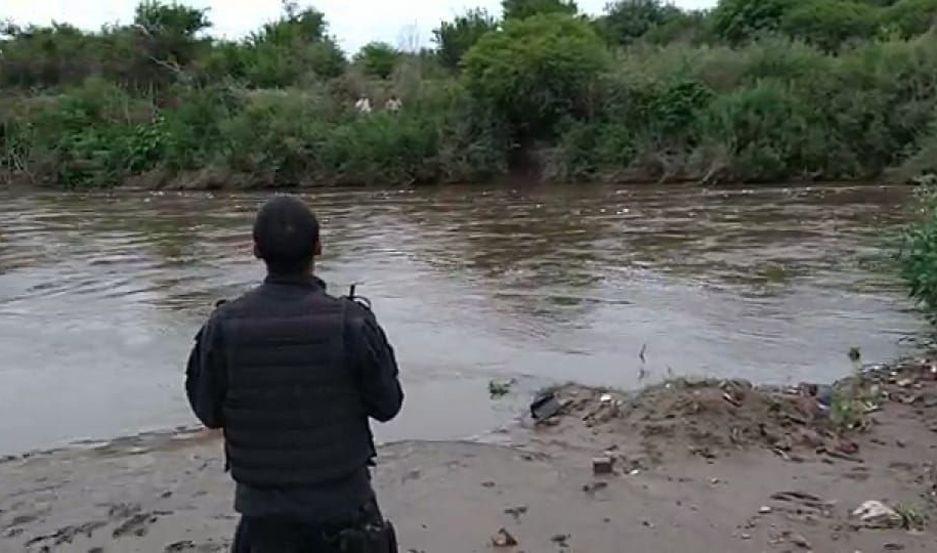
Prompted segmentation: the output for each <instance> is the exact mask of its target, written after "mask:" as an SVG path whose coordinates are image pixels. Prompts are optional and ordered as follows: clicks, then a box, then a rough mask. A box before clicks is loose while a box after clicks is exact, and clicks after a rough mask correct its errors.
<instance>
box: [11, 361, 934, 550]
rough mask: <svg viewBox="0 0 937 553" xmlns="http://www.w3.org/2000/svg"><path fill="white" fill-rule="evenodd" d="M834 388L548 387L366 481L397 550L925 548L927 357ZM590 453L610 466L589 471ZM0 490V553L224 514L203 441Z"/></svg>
mask: <svg viewBox="0 0 937 553" xmlns="http://www.w3.org/2000/svg"><path fill="white" fill-rule="evenodd" d="M834 388H835V389H836V390H839V391H837V392H835V393H834V394H833V396H832V397H834V398H836V399H835V400H833V402H832V406H831V409H832V413H833V414H830V415H827V414H824V411H825V404H826V401H827V400H828V396H829V393H828V392H829V390H826V389H825V388H824V387H822V386H820V387H813V386H806V385H805V386H799V387H796V388H790V389H758V388H753V387H750V386H749V385H748V384H746V383H743V382H730V381H721V382H720V381H701V382H689V381H685V380H676V381H672V382H670V383H667V384H663V385H660V386H656V387H653V388H650V389H647V390H645V391H643V392H641V393H639V394H637V395H634V396H628V395H625V394H619V393H614V392H610V393H607V394H606V393H605V392H603V391H600V390H594V389H589V388H584V387H578V386H567V387H563V388H560V389H559V390H557V392H556V398H557V400H558V401H559V403H560V404H561V405H562V410H561V411H560V412H559V413H558V414H557V415H555V416H554V417H552V418H550V419H548V420H546V421H545V422H542V423H539V424H535V423H534V422H533V421H531V420H529V419H525V420H524V421H522V422H520V423H518V424H516V425H514V426H512V427H510V428H509V429H507V430H505V431H503V432H502V433H498V434H496V443H493V442H489V443H468V442H400V443H394V444H390V445H386V446H383V447H381V448H380V458H379V466H378V468H377V469H376V473H375V478H376V485H377V488H378V490H379V494H380V499H381V502H382V504H383V506H384V509H385V511H386V513H387V514H388V516H390V517H391V518H392V519H393V520H394V521H395V523H396V524H397V526H398V528H399V532H400V540H401V546H402V548H401V550H403V551H444V552H447V553H461V552H466V553H467V552H470V551H484V550H488V549H491V548H492V547H494V546H493V544H492V537H493V536H495V535H496V534H497V533H498V532H499V530H500V529H502V528H504V529H505V530H506V532H507V533H509V534H510V535H511V536H512V537H513V538H514V539H516V540H517V542H519V543H518V545H517V547H514V548H503V549H502V548H498V547H496V548H495V549H496V550H505V551H522V550H523V551H589V552H613V551H620V550H621V544H623V543H627V544H628V548H629V550H634V551H685V552H694V551H727V552H733V551H739V552H744V551H775V550H776V551H806V550H813V551H865V552H869V551H882V550H903V551H920V552H924V551H930V550H931V548H932V546H933V543H935V539H937V531H935V526H934V524H933V520H934V517H935V516H937V465H935V463H934V459H935V450H937V372H935V371H934V365H933V364H931V363H930V362H920V361H915V362H909V363H906V364H904V365H903V366H902V367H901V368H900V369H896V370H891V369H880V370H877V371H872V372H869V373H867V374H866V376H865V377H864V378H863V380H862V382H861V383H860V384H857V385H855V386H854V385H852V384H850V383H849V382H848V381H846V382H842V383H839V384H838V385H837V386H835V387H834ZM846 390H848V391H849V396H848V397H849V398H850V399H849V400H844V399H842V398H843V397H846V396H843V395H842V393H841V392H840V391H846ZM846 407H849V408H854V409H853V410H852V411H850V413H851V414H849V415H848V417H847V418H842V417H841V416H842V414H843V413H844V412H845V411H844V409H845V408H846ZM846 427H852V428H851V429H849V430H844V429H845V428H846ZM597 456H598V457H603V456H607V457H609V458H610V459H611V460H612V461H613V466H612V473H611V474H608V475H600V476H595V475H594V474H593V466H592V464H593V460H594V458H596V457H597ZM0 489H3V490H4V494H3V496H2V497H0V550H2V551H27V552H29V551H36V552H38V551H62V552H70V551H75V552H81V553H86V552H92V551H97V552H107V551H120V552H136V551H139V552H147V553H150V552H162V551H166V552H169V551H176V552H179V551H199V552H209V551H224V550H225V548H226V547H227V545H228V543H229V540H230V536H231V534H232V531H233V528H234V525H235V524H236V520H237V519H236V516H235V515H234V514H233V512H232V509H231V503H232V489H233V487H232V485H231V483H230V482H229V479H228V477H227V475H226V474H224V472H223V470H222V460H221V441H220V440H219V438H218V437H217V436H215V435H213V434H211V433H205V432H194V433H193V432H183V433H164V434H148V435H141V436H137V437H134V438H126V439H120V440H115V441H113V442H111V443H107V444H103V445H93V444H86V445H84V446H77V447H74V448H71V449H64V450H58V451H51V452H46V453H35V454H28V455H24V456H21V457H14V458H7V459H5V460H3V462H2V463H0ZM868 500H875V501H881V502H883V503H884V504H886V505H889V506H891V507H893V508H894V509H895V510H896V513H897V516H895V518H894V520H893V521H885V524H884V525H886V526H890V527H889V528H870V527H869V526H871V525H872V524H871V523H870V522H868V521H866V522H863V521H861V520H860V519H859V518H858V517H855V516H853V515H852V514H851V513H852V511H854V510H855V509H856V508H857V507H859V506H860V505H862V504H863V503H864V502H866V501H868ZM928 519H930V520H928Z"/></svg>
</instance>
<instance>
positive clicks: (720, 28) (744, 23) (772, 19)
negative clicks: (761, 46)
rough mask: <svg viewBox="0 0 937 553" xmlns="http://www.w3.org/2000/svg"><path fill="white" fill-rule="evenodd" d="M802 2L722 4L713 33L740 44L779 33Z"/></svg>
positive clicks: (737, 0) (724, 0)
mask: <svg viewBox="0 0 937 553" xmlns="http://www.w3.org/2000/svg"><path fill="white" fill-rule="evenodd" d="M797 4H798V0H720V1H719V4H718V5H717V6H716V9H715V10H713V13H712V24H713V31H715V33H716V35H717V36H718V37H720V38H722V39H723V40H726V41H728V42H730V43H733V44H737V43H740V42H744V41H746V40H749V39H751V38H752V37H753V36H755V35H757V34H759V33H763V32H766V31H776V30H778V28H779V27H780V26H781V19H782V18H783V17H784V14H785V13H787V11H788V10H789V9H791V8H793V7H796V6H797Z"/></svg>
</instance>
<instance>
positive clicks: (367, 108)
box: [355, 96, 371, 114]
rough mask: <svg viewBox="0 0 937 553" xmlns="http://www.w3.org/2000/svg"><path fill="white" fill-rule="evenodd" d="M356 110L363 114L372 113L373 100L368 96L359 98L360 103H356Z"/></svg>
mask: <svg viewBox="0 0 937 553" xmlns="http://www.w3.org/2000/svg"><path fill="white" fill-rule="evenodd" d="M355 109H356V110H358V113H361V114H368V113H371V99H370V98H368V97H367V96H362V97H361V98H358V101H357V102H355Z"/></svg>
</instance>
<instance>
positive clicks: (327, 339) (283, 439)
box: [186, 196, 403, 553]
mask: <svg viewBox="0 0 937 553" xmlns="http://www.w3.org/2000/svg"><path fill="white" fill-rule="evenodd" d="M321 253H322V242H321V240H320V237H319V223H318V221H317V220H316V218H315V216H314V215H313V214H312V212H311V211H310V210H309V208H308V207H307V206H306V205H305V204H304V203H303V202H302V201H300V200H299V199H297V198H295V197H292V196H278V197H275V198H274V199H272V200H270V201H268V202H267V203H266V204H264V206H263V207H262V208H261V209H260V211H259V212H258V213H257V218H256V220H255V222H254V255H255V256H256V257H257V258H259V259H262V260H263V261H264V263H265V264H266V266H267V278H266V279H265V280H264V282H263V284H261V285H260V286H258V287H256V288H254V289H253V290H251V291H249V292H247V293H246V294H244V295H243V296H241V297H240V298H238V299H236V300H233V301H230V302H227V303H222V304H220V305H219V306H218V307H217V308H216V309H215V311H214V313H212V315H211V318H210V319H209V320H208V322H207V323H206V324H205V325H204V326H203V327H202V329H201V330H200V331H199V333H198V336H197V337H196V343H195V347H194V349H193V350H192V353H191V355H190V357H189V363H188V369H187V378H186V392H187V395H188V398H189V402H190V404H191V405H192V409H193V410H194V411H195V414H196V415H197V416H198V418H199V419H201V421H202V422H203V423H204V424H205V426H207V427H209V428H221V429H223V430H224V442H225V444H224V445H225V453H226V457H227V465H228V466H229V467H230V470H231V474H232V476H233V477H234V480H235V482H236V491H235V505H234V507H235V509H236V510H237V511H238V512H240V513H241V515H242V518H241V521H240V524H239V525H238V529H237V534H236V535H235V543H234V547H233V551H234V552H235V553H312V552H315V553H332V552H335V553H339V552H340V553H388V552H396V551H397V548H396V539H395V537H394V535H393V527H392V526H391V525H390V523H387V522H385V521H384V519H383V517H382V515H381V513H380V510H379V508H378V504H377V500H376V498H375V493H374V490H373V488H372V486H371V474H370V470H369V466H371V465H372V464H373V460H374V457H375V455H376V451H375V448H374V442H373V439H372V436H371V428H370V423H369V418H371V419H375V420H378V421H381V422H385V421H388V420H390V419H392V418H394V417H395V416H396V415H397V413H398V412H399V411H400V407H401V405H402V402H403V391H402V390H401V387H400V382H399V380H398V371H397V363H396V360H395V358H394V351H393V348H392V347H391V346H390V344H389V343H388V341H387V338H386V337H385V335H384V332H383V330H382V329H381V327H380V325H378V323H377V319H376V318H375V317H374V314H373V313H371V310H370V308H369V307H367V306H365V305H363V304H362V303H359V302H358V301H355V300H354V298H336V297H333V296H330V295H329V294H327V293H326V291H325V283H324V282H322V281H321V280H320V279H318V278H317V277H316V276H315V275H314V259H315V257H316V256H319V255H321Z"/></svg>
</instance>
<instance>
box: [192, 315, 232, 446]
mask: <svg viewBox="0 0 937 553" xmlns="http://www.w3.org/2000/svg"><path fill="white" fill-rule="evenodd" d="M220 342H221V340H220V332H219V329H218V324H217V322H216V320H215V319H214V317H213V318H212V319H210V320H209V321H208V322H207V323H205V326H203V327H202V329H201V330H199V332H198V335H197V336H196V337H195V346H194V347H193V348H192V353H190V354H189V364H188V366H187V368H186V379H185V391H186V395H187V396H188V397H189V405H191V406H192V411H194V412H195V416H196V417H198V418H199V420H201V421H202V424H204V425H205V426H206V427H208V428H222V427H223V426H224V417H223V414H222V403H223V402H224V397H225V392H226V389H227V384H228V374H227V370H226V368H225V366H224V356H223V354H222V351H221V349H220V347H219V346H220Z"/></svg>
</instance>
